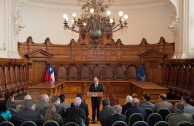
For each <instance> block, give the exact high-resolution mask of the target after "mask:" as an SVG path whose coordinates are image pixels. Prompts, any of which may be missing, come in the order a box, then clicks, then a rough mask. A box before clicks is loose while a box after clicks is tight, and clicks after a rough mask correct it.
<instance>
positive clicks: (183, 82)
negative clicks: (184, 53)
mask: <svg viewBox="0 0 194 126" xmlns="http://www.w3.org/2000/svg"><path fill="white" fill-rule="evenodd" d="M162 73H163V82H162V86H166V87H168V88H169V89H170V92H169V93H171V94H172V95H175V96H182V95H183V94H188V95H190V96H194V93H193V92H194V59H186V60H168V61H165V62H164V64H163V72H162Z"/></svg>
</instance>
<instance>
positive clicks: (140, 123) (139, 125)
mask: <svg viewBox="0 0 194 126" xmlns="http://www.w3.org/2000/svg"><path fill="white" fill-rule="evenodd" d="M133 126H148V124H147V123H146V122H144V121H137V122H135V123H134V124H133Z"/></svg>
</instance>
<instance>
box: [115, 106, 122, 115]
mask: <svg viewBox="0 0 194 126" xmlns="http://www.w3.org/2000/svg"><path fill="white" fill-rule="evenodd" d="M121 112H122V107H121V106H120V105H115V106H114V113H115V114H121Z"/></svg>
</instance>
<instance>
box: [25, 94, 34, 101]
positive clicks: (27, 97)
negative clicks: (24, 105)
mask: <svg viewBox="0 0 194 126" xmlns="http://www.w3.org/2000/svg"><path fill="white" fill-rule="evenodd" d="M29 99H32V97H31V95H26V96H25V97H24V100H29Z"/></svg>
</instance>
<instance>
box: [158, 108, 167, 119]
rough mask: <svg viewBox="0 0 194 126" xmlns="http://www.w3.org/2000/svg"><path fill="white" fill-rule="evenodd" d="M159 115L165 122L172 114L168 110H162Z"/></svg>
mask: <svg viewBox="0 0 194 126" xmlns="http://www.w3.org/2000/svg"><path fill="white" fill-rule="evenodd" d="M157 113H158V114H160V115H161V116H162V119H163V120H164V121H165V119H166V117H167V116H168V115H169V114H170V112H169V110H168V109H166V108H161V109H159V110H158V111H157Z"/></svg>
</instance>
